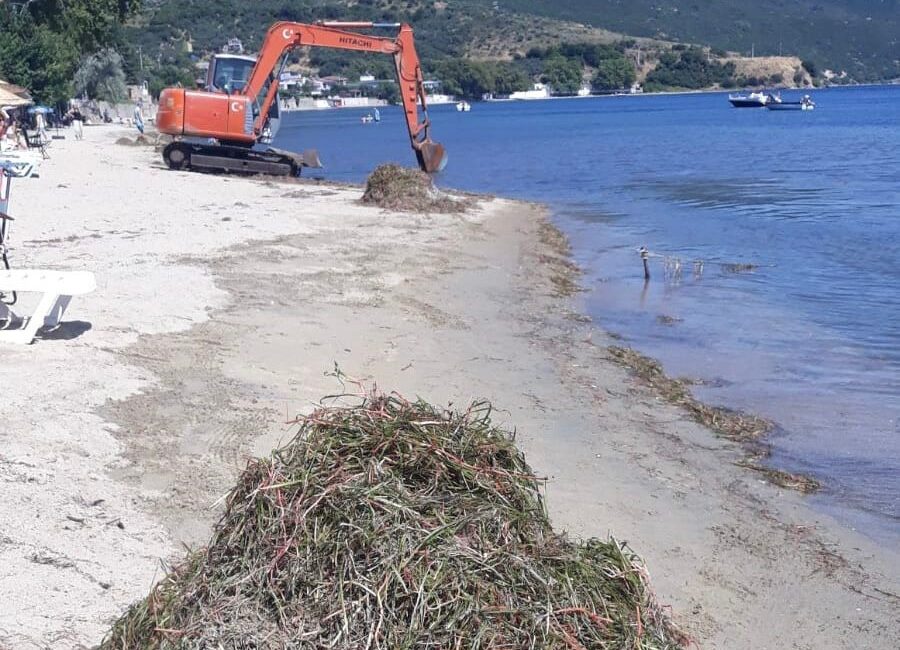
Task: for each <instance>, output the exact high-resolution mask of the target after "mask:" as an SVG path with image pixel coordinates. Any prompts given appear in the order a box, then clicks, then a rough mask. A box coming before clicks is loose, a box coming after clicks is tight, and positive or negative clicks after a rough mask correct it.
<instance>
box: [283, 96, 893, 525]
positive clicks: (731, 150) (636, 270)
mask: <svg viewBox="0 0 900 650" xmlns="http://www.w3.org/2000/svg"><path fill="white" fill-rule="evenodd" d="M793 94H796V97H790V95H793ZM811 94H812V95H813V99H814V100H815V101H816V104H817V106H816V110H815V111H812V112H800V111H796V112H794V111H784V112H776V111H768V110H765V109H734V108H731V106H730V105H729V103H728V101H727V96H726V95H725V94H722V93H710V94H693V95H667V96H652V97H651V96H647V97H641V96H636V97H630V96H628V97H604V98H578V99H567V100H548V101H534V102H500V103H476V104H474V105H473V107H472V111H471V112H470V113H458V112H456V110H455V108H454V107H453V106H438V107H434V108H433V109H432V110H431V118H432V121H433V124H434V127H433V137H434V138H435V139H436V140H439V141H440V142H442V143H443V144H444V145H445V146H446V148H447V150H448V152H449V164H448V166H447V169H446V170H445V171H444V172H443V173H442V174H441V175H440V176H439V177H438V183H439V184H441V185H444V186H447V187H453V188H460V189H465V190H473V191H479V192H491V193H496V194H500V195H505V196H510V197H515V198H522V199H530V200H537V201H541V202H544V203H546V204H547V205H548V206H550V208H551V209H552V211H553V214H554V218H555V221H556V223H557V224H558V225H559V226H560V227H561V228H562V230H563V231H565V232H566V233H567V234H568V235H569V236H570V238H571V241H572V243H573V248H574V255H575V258H576V261H577V262H578V263H579V264H580V265H581V266H582V268H584V270H585V276H584V284H585V286H586V288H587V289H588V293H587V294H586V304H587V308H588V310H589V313H590V315H591V316H592V317H593V318H594V319H595V320H596V321H597V322H598V323H599V324H601V325H602V326H603V327H604V328H606V329H608V330H611V331H614V332H617V333H619V334H620V335H622V336H623V337H624V338H625V340H626V342H627V343H628V344H629V345H632V346H634V347H635V348H637V349H639V350H641V351H643V352H645V353H647V354H649V355H651V356H654V357H657V358H659V359H660V360H661V361H662V362H663V364H664V365H665V367H666V370H667V371H668V373H669V374H671V375H675V376H688V377H692V378H697V379H700V380H702V384H701V385H699V386H697V387H696V388H695V393H696V394H697V396H698V397H699V398H701V399H703V400H705V401H708V402H710V403H714V404H722V405H725V406H729V407H732V408H739V409H745V410H748V411H753V412H756V413H759V414H761V415H763V416H765V417H767V418H770V419H772V420H774V421H775V422H776V423H777V430H776V433H775V434H774V435H773V436H772V437H771V439H770V441H771V443H772V447H773V455H772V459H771V462H772V464H773V465H775V466H777V467H780V468H784V469H787V470H790V471H797V472H803V473H807V474H810V475H813V476H815V477H816V478H818V479H820V480H821V481H822V482H823V483H824V486H825V488H824V490H823V491H822V493H821V494H820V495H818V496H816V497H813V500H814V502H815V504H816V505H817V506H818V507H821V508H823V509H826V510H828V511H830V512H831V513H832V514H835V515H837V516H838V517H839V518H841V519H842V520H844V521H845V522H846V523H847V524H848V525H851V526H855V527H859V528H861V529H863V530H864V531H865V532H867V533H869V534H871V535H873V536H875V537H877V538H880V539H883V540H888V541H892V542H896V541H898V540H900V86H895V87H867V88H844V89H828V90H816V91H813V92H812V93H811ZM784 95H785V99H799V97H800V93H799V92H796V93H791V92H790V91H786V92H785V93H784ZM366 112H367V110H366V109H360V110H349V109H341V110H332V111H321V112H304V113H291V114H288V115H287V116H286V118H285V120H284V124H283V126H282V131H281V133H280V134H279V138H278V140H277V142H276V144H277V145H278V146H281V147H284V148H287V149H294V150H300V149H304V148H316V149H318V150H319V153H320V155H321V157H322V159H323V161H324V163H325V165H326V166H325V168H324V169H323V170H320V171H319V172H317V173H316V174H315V175H317V176H322V177H324V178H328V179H334V180H349V181H357V182H360V181H363V180H364V179H365V177H366V175H367V174H368V172H370V171H371V170H372V169H373V168H374V166H375V165H377V164H378V163H381V162H385V161H397V162H400V163H402V164H407V165H413V164H414V159H413V156H412V153H411V151H410V149H409V145H408V140H407V139H406V137H405V129H404V126H403V121H402V120H403V115H402V113H401V112H400V110H399V109H398V108H391V109H383V110H382V111H381V116H382V121H381V122H380V123H372V124H362V123H361V121H360V117H361V115H364V114H365V113H366ZM641 246H645V247H646V248H647V249H648V250H649V251H650V252H651V254H652V256H651V257H650V260H649V263H650V271H651V279H650V281H649V282H646V283H645V281H644V277H643V268H642V266H641V260H640V256H639V254H638V249H639V248H640V247H641Z"/></svg>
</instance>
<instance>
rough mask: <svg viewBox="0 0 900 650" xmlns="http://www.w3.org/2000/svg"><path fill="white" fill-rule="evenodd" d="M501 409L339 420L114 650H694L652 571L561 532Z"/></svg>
mask: <svg viewBox="0 0 900 650" xmlns="http://www.w3.org/2000/svg"><path fill="white" fill-rule="evenodd" d="M490 414H491V410H490V406H489V405H487V404H484V403H476V404H473V405H472V406H471V407H470V408H469V409H468V410H467V411H465V412H464V413H451V412H446V411H442V410H439V409H436V408H434V407H432V406H430V405H428V404H426V403H424V402H421V401H418V402H408V401H405V400H403V399H401V398H399V397H397V396H385V395H369V396H368V397H365V398H360V400H359V401H358V402H357V404H355V405H352V406H331V407H323V408H321V409H319V410H317V411H316V412H314V413H313V414H312V415H310V416H308V417H305V418H303V419H302V420H301V422H300V431H299V433H298V434H297V436H296V437H295V438H294V439H293V440H292V441H291V442H290V443H289V444H287V445H286V446H284V447H282V448H280V449H278V450H276V451H275V452H273V453H272V455H271V457H270V458H266V459H259V460H255V461H253V462H251V463H250V464H249V466H248V467H247V469H246V470H245V471H244V473H243V474H242V475H241V477H240V479H239V481H238V484H237V486H236V487H235V488H234V490H233V491H232V492H231V494H230V495H229V498H228V500H227V506H226V510H225V513H224V514H223V515H222V518H221V520H220V521H219V522H218V524H217V525H216V527H215V530H214V533H213V536H212V540H211V541H210V544H209V546H208V547H207V548H204V549H202V550H199V551H197V552H195V553H193V554H191V555H190V556H188V557H187V558H186V559H185V560H184V561H183V562H182V563H181V564H179V565H178V566H176V567H175V568H173V569H172V571H171V572H170V573H169V574H168V575H167V576H166V577H165V578H164V579H163V580H162V581H161V582H160V583H159V584H157V585H156V587H155V588H154V589H153V591H152V592H151V593H150V595H149V596H148V597H147V598H145V599H144V600H142V601H140V602H138V603H136V604H134V605H133V606H132V607H131V608H130V609H129V610H128V611H127V612H126V613H125V614H124V615H123V616H122V617H121V618H120V619H119V620H118V621H117V622H116V623H115V625H114V627H113V628H112V630H111V631H110V632H109V633H108V635H107V637H106V638H105V640H104V641H103V644H102V648H103V649H113V648H117V649H118V648H267V649H268V648H272V649H275V648H278V649H282V648H340V649H345V648H379V649H391V650H394V649H396V648H435V649H437V648H570V649H576V648H616V649H621V648H644V649H650V648H654V649H656V648H680V647H682V644H683V643H684V641H683V637H682V636H681V635H680V634H679V633H678V632H677V630H676V629H675V628H674V627H673V626H672V625H671V623H670V622H669V620H668V618H667V617H666V616H665V615H664V613H663V611H662V610H661V608H660V607H659V606H658V605H657V604H656V602H655V600H654V598H653V596H652V594H651V592H650V589H649V587H648V584H647V579H646V575H645V571H644V569H643V567H642V564H641V563H640V561H639V560H638V558H637V557H636V556H635V555H634V554H633V553H632V552H631V551H630V550H628V548H627V547H625V546H624V545H622V544H620V543H618V542H616V541H615V540H608V541H600V540H596V539H594V540H589V541H586V542H583V543H575V542H572V541H570V540H568V539H567V538H566V537H564V536H563V535H560V534H558V533H555V532H554V531H553V530H552V528H551V526H550V523H549V520H548V517H547V514H546V511H545V508H544V504H543V500H542V498H541V495H540V493H539V490H538V481H537V480H536V479H535V478H534V477H533V475H532V471H531V469H530V468H529V466H528V465H527V464H526V462H525V459H524V457H523V456H522V454H521V453H520V452H519V451H518V450H517V449H516V447H515V445H514V443H513V439H512V436H511V435H510V434H509V433H508V432H506V431H503V430H500V429H498V428H495V427H494V426H493V425H492V424H491V419H490Z"/></svg>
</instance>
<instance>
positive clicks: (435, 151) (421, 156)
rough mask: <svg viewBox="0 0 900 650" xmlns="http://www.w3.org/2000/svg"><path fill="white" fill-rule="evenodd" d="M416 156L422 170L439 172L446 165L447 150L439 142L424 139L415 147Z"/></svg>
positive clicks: (430, 172)
mask: <svg viewBox="0 0 900 650" xmlns="http://www.w3.org/2000/svg"><path fill="white" fill-rule="evenodd" d="M416 158H417V159H418V161H419V167H421V168H422V171H424V172H427V173H429V174H433V173H435V172H439V171H441V170H442V169H444V167H446V165H447V152H446V151H445V150H444V145H442V144H440V143H439V142H432V141H431V140H426V141H425V142H422V143H421V144H419V145H418V146H417V147H416Z"/></svg>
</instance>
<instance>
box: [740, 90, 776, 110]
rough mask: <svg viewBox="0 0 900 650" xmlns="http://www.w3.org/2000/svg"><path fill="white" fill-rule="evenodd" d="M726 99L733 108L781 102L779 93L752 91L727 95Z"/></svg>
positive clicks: (754, 106)
mask: <svg viewBox="0 0 900 650" xmlns="http://www.w3.org/2000/svg"><path fill="white" fill-rule="evenodd" d="M728 101H729V102H731V105H732V106H734V107H735V108H762V107H764V106H769V105H770V104H778V103H781V97H780V96H779V95H773V94H772V93H763V92H754V93H750V94H739V95H728Z"/></svg>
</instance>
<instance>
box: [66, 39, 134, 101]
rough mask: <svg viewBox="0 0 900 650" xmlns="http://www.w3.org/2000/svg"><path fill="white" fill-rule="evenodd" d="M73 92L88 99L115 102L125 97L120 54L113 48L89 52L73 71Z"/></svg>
mask: <svg viewBox="0 0 900 650" xmlns="http://www.w3.org/2000/svg"><path fill="white" fill-rule="evenodd" d="M75 93H76V94H77V95H78V96H79V97H81V96H87V97H88V98H90V99H100V100H103V101H107V102H111V103H117V102H120V101H122V100H123V99H125V95H126V93H127V89H126V88H125V71H124V70H123V68H122V56H121V55H120V54H119V53H118V52H116V51H115V50H113V49H105V50H100V51H99V52H96V53H95V54H91V55H90V56H88V57H87V58H86V59H85V60H84V61H82V63H81V65H80V66H79V67H78V70H76V71H75Z"/></svg>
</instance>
